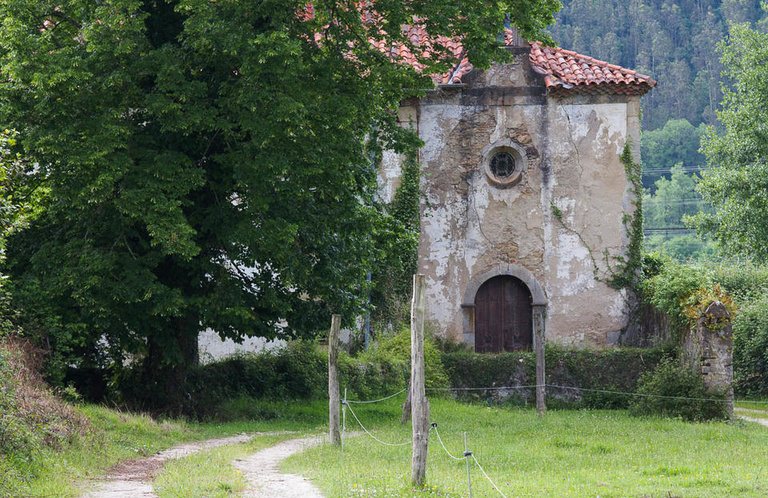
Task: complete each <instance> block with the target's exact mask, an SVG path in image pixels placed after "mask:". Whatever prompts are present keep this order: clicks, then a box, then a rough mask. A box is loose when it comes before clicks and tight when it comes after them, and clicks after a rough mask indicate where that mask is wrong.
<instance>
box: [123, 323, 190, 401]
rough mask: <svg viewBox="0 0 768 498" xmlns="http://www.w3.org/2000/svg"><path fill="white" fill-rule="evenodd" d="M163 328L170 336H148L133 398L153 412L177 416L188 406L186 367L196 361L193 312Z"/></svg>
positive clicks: (187, 369)
mask: <svg viewBox="0 0 768 498" xmlns="http://www.w3.org/2000/svg"><path fill="white" fill-rule="evenodd" d="M166 330H168V332H169V333H170V334H171V335H170V337H155V336H152V335H150V336H149V338H148V352H147V358H146V359H145V361H144V368H143V372H142V377H143V385H142V386H141V387H140V389H141V390H140V391H138V392H136V393H135V395H134V398H135V400H134V401H135V402H138V404H139V406H140V407H141V408H144V409H148V410H151V411H153V412H162V413H168V414H174V415H180V414H182V413H183V412H184V411H185V408H189V404H188V396H187V389H186V388H187V386H186V383H187V376H188V374H189V370H190V368H192V367H194V366H195V365H197V364H198V361H199V351H198V342H197V340H198V334H199V319H198V317H197V314H196V313H188V314H187V315H185V316H182V317H177V318H174V319H172V320H171V321H170V323H169V326H168V327H167V329H166ZM129 401H130V400H129Z"/></svg>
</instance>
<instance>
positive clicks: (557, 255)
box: [380, 46, 640, 347]
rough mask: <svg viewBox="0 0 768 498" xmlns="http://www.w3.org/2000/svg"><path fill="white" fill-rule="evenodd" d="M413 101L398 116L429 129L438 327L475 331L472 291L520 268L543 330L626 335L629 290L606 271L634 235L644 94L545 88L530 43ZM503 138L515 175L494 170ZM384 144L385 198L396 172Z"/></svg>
mask: <svg viewBox="0 0 768 498" xmlns="http://www.w3.org/2000/svg"><path fill="white" fill-rule="evenodd" d="M510 50H511V51H512V52H513V54H514V59H513V61H512V62H510V63H506V64H497V65H494V66H492V67H491V68H490V69H489V70H487V71H479V70H473V71H472V72H470V73H469V74H468V75H466V76H464V77H463V78H462V84H459V85H444V86H440V87H438V88H437V89H436V90H435V91H433V92H431V93H429V94H428V95H427V96H426V97H425V98H423V99H421V100H419V101H417V102H410V103H407V104H404V105H403V107H402V108H401V110H400V118H401V121H402V122H403V124H404V125H407V126H413V127H415V128H416V130H417V131H418V135H419V136H420V138H421V139H422V140H423V141H424V144H425V145H424V147H423V148H422V149H421V151H420V156H419V160H420V163H421V172H422V178H421V189H422V193H423V198H422V200H421V226H422V233H421V241H420V247H419V272H421V273H424V274H425V275H426V281H427V288H428V290H427V307H428V311H427V315H428V319H429V321H430V322H431V324H432V327H433V329H434V330H435V331H436V332H437V333H439V334H442V335H444V336H445V337H448V338H451V339H453V340H455V341H459V342H465V343H468V344H470V345H472V344H474V342H475V332H476V331H475V318H476V317H475V304H476V303H475V299H476V295H477V291H478V289H479V288H480V286H481V285H483V283H484V282H486V281H488V280H489V279H491V278H492V277H494V276H497V275H511V276H513V277H515V278H516V279H517V280H519V281H521V282H522V283H524V284H525V286H526V287H527V288H528V290H529V292H530V297H531V299H530V303H529V304H530V305H531V306H544V307H546V324H545V330H546V333H545V334H546V339H547V340H548V341H551V342H556V343H559V344H564V345H572V346H578V347H594V346H597V347H601V346H609V345H613V344H616V343H617V341H618V339H619V335H620V333H621V331H622V330H623V329H624V328H625V327H626V325H627V320H628V303H627V296H626V294H625V292H624V291H621V290H617V289H614V288H612V287H610V286H609V285H608V284H607V283H606V281H607V280H608V278H609V277H610V274H611V271H612V270H611V269H612V268H614V267H615V266H616V265H617V259H616V258H617V257H621V256H624V255H625V253H626V248H627V244H628V238H627V230H626V227H625V220H626V217H627V216H631V215H632V214H633V211H634V204H633V201H634V197H633V190H632V186H631V183H630V182H629V180H628V177H627V173H626V171H625V166H624V165H623V164H622V162H621V159H620V156H621V154H622V151H623V150H624V147H625V145H629V147H630V148H631V150H632V153H633V155H634V156H635V157H636V158H637V156H638V151H639V143H640V96H639V95H636V94H635V95H622V94H616V93H610V92H607V93H606V94H602V95H594V94H585V93H583V92H581V93H574V94H567V93H563V92H560V93H557V94H555V93H553V92H549V91H548V89H547V85H546V84H545V78H544V77H543V76H542V75H541V74H540V73H539V72H537V71H535V70H534V68H533V67H532V63H531V61H530V60H529V51H530V47H527V46H525V47H513V48H510ZM498 151H507V152H509V153H510V154H512V155H513V156H515V158H516V164H517V167H518V168H519V169H520V171H518V172H517V173H520V176H519V178H516V180H515V182H514V184H508V185H505V184H503V182H499V181H498V178H494V175H493V174H492V173H491V172H490V171H489V167H488V164H489V161H490V160H491V158H492V157H493V155H494V154H495V153H496V152H498ZM399 171H400V158H399V157H397V156H396V155H394V154H385V158H384V161H383V165H382V168H381V172H380V183H381V188H382V197H383V198H384V200H388V199H390V198H391V196H392V195H393V192H394V191H395V189H396V186H397V184H398V182H399Z"/></svg>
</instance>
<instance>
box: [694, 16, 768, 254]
mask: <svg viewBox="0 0 768 498" xmlns="http://www.w3.org/2000/svg"><path fill="white" fill-rule="evenodd" d="M721 50H722V55H723V57H722V60H723V65H724V66H725V73H724V76H725V77H726V78H727V82H728V83H729V85H730V87H729V88H726V90H725V97H724V101H723V109H722V111H720V112H719V113H718V118H719V119H720V122H721V123H722V125H723V130H722V131H721V132H718V131H717V130H715V129H711V130H710V132H709V134H708V135H706V136H705V137H704V145H703V148H704V152H705V153H706V156H707V160H708V163H709V168H708V169H707V170H706V171H705V172H704V173H703V175H702V179H701V181H700V182H699V185H698V189H699V191H700V192H701V194H702V196H703V197H704V199H705V200H706V201H708V202H709V203H710V204H711V205H712V206H713V207H714V209H715V212H714V213H713V214H700V215H699V216H698V217H697V218H696V221H697V223H698V226H699V227H700V228H701V229H702V230H703V231H705V232H708V233H711V234H712V235H713V236H714V238H715V239H716V240H717V241H719V242H720V243H721V245H722V246H723V247H724V248H725V249H726V250H727V251H728V252H730V253H731V254H736V255H743V256H747V257H750V258H754V259H755V260H758V261H760V262H766V261H768V223H766V219H768V33H765V32H760V31H758V30H755V29H752V28H751V27H750V26H749V25H748V24H734V25H732V26H731V29H730V36H729V38H728V39H727V40H726V42H724V43H723V44H722V45H721Z"/></svg>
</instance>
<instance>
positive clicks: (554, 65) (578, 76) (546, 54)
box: [370, 26, 656, 95]
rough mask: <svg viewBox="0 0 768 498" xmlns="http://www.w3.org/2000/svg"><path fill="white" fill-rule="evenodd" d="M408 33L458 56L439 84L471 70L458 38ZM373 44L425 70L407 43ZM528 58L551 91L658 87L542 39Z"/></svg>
mask: <svg viewBox="0 0 768 498" xmlns="http://www.w3.org/2000/svg"><path fill="white" fill-rule="evenodd" d="M405 29H406V30H407V32H406V33H407V36H408V38H409V40H410V41H411V43H412V44H413V45H414V46H415V47H419V48H420V49H422V50H423V52H422V54H421V55H422V56H428V55H429V54H430V53H431V52H432V50H433V47H434V45H435V44H438V45H441V46H443V47H446V48H447V49H448V51H449V52H450V53H451V54H452V55H453V57H455V60H456V61H457V63H456V65H455V66H454V67H453V68H452V69H451V70H450V71H449V72H447V73H445V74H437V75H432V80H433V81H434V82H435V84H436V85H455V84H460V83H461V82H462V81H461V80H462V78H463V77H464V76H466V75H467V74H468V73H469V72H470V71H472V69H474V68H473V66H472V63H471V62H469V59H468V58H467V56H466V51H465V50H464V47H463V46H462V44H461V40H459V39H450V38H446V37H437V38H434V39H433V38H432V37H430V36H429V35H428V34H427V32H426V30H425V29H424V28H423V27H421V26H408V27H406V28H405ZM514 38H515V34H514V32H513V31H511V30H507V31H506V33H505V36H504V42H505V44H506V45H507V46H510V45H513V43H514ZM370 41H371V44H372V45H373V46H374V47H376V48H378V49H379V50H380V51H381V52H382V53H386V54H388V55H389V56H390V57H391V58H392V59H393V60H397V61H401V62H403V63H405V64H408V65H411V66H413V67H414V68H415V69H416V70H419V71H420V70H422V69H423V65H422V64H420V63H419V62H418V60H417V58H416V57H415V56H414V55H413V53H412V52H411V50H410V49H409V48H408V47H406V46H405V45H402V44H398V45H391V44H388V43H387V42H386V41H384V40H370ZM530 48H531V51H530V55H529V60H530V62H531V67H532V68H533V70H534V71H536V72H537V73H539V74H541V75H542V76H544V84H545V85H546V87H547V90H548V91H549V92H550V93H551V94H555V95H566V94H592V95H595V94H598V95H599V94H614V95H643V94H645V93H646V92H648V91H649V90H650V89H651V88H653V87H654V86H656V81H654V80H653V79H652V78H651V77H650V76H645V75H643V74H640V73H638V72H636V71H633V70H631V69H626V68H623V67H621V66H617V65H614V64H609V63H608V62H604V61H601V60H598V59H595V58H592V57H589V56H586V55H581V54H578V53H576V52H573V51H571V50H565V49H562V48H558V47H546V46H544V45H542V44H541V43H539V42H533V43H531V44H530Z"/></svg>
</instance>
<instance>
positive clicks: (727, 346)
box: [683, 301, 733, 417]
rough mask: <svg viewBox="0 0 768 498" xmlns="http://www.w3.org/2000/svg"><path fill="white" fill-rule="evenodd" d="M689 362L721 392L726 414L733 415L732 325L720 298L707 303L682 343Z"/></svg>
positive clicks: (708, 386)
mask: <svg viewBox="0 0 768 498" xmlns="http://www.w3.org/2000/svg"><path fill="white" fill-rule="evenodd" d="M683 349H684V356H685V359H686V360H687V362H688V364H689V365H690V366H691V367H692V368H693V369H694V370H695V371H697V372H699V373H700V374H701V377H702V379H704V385H705V386H707V388H708V389H712V390H716V391H720V392H724V393H725V396H726V398H725V399H726V407H727V410H728V416H729V417H733V326H732V324H731V314H730V313H729V312H728V309H727V308H726V307H725V305H724V304H723V303H721V302H720V301H714V302H712V303H711V304H710V305H709V306H707V309H706V311H705V312H704V315H703V316H702V317H701V318H699V319H698V321H697V322H696V328H695V330H692V331H691V332H690V334H688V338H687V339H686V341H685V344H684V348H683Z"/></svg>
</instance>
